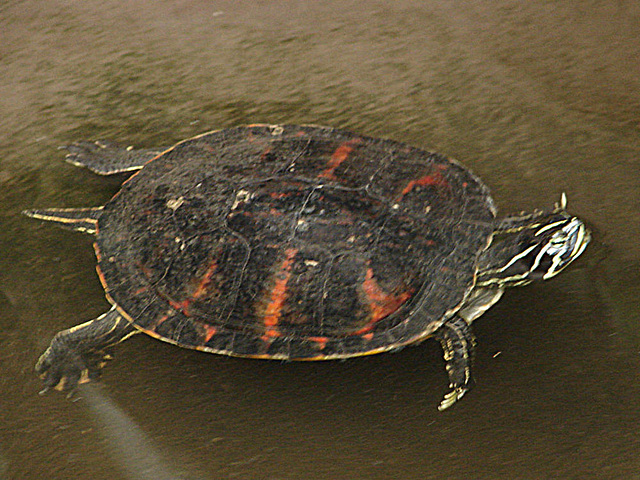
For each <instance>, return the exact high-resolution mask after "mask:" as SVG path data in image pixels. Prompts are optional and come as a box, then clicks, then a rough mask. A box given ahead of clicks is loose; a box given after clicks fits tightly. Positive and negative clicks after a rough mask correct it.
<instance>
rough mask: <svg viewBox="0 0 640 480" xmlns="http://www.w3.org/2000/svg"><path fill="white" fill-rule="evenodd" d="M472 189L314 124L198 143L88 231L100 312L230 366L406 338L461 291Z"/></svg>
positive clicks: (414, 157)
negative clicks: (92, 236)
mask: <svg viewBox="0 0 640 480" xmlns="http://www.w3.org/2000/svg"><path fill="white" fill-rule="evenodd" d="M494 217H495V209H494V206H493V201H492V199H491V197H490V195H489V192H488V189H487V188H486V187H485V185H483V184H482V183H481V182H480V180H479V179H478V178H477V177H475V176H474V175H473V174H472V173H470V172H469V171H468V170H467V169H466V168H465V167H463V166H462V165H460V164H458V163H457V162H455V161H452V160H449V159H447V158H445V157H444V156H441V155H438V154H435V153H431V152H428V151H425V150H421V149H417V148H413V147H410V146H408V145H405V144H402V143H398V142H394V141H390V140H381V139H375V138H370V137H366V136H359V135H355V134H353V133H349V132H346V131H341V130H336V129H332V128H322V127H315V126H295V125H252V126H248V127H239V128H232V129H225V130H219V131H215V132H210V133H206V134H204V135H200V136H198V137H195V138H192V139H189V140H185V141H183V142H181V143H179V144H177V145H176V146H174V147H172V148H171V149H169V150H167V151H165V152H164V153H162V154H160V155H159V156H157V157H156V158H154V159H153V160H151V161H150V162H149V163H147V164H146V165H145V166H144V168H142V169H141V170H140V171H139V172H138V173H136V174H135V175H133V176H132V177H131V178H130V179H129V180H127V181H126V182H125V183H124V184H123V186H122V189H121V190H120V191H119V192H118V193H117V194H116V195H115V196H114V197H113V199H112V200H111V201H110V202H109V203H107V205H106V206H105V207H104V210H103V213H102V215H101V216H100V218H99V221H98V229H97V240H96V243H95V249H96V253H97V256H98V273H99V275H100V278H101V281H102V283H103V286H104V288H105V291H106V292H107V297H108V298H109V300H110V301H111V302H112V303H113V304H114V305H116V307H117V308H118V310H119V311H120V313H121V314H122V315H124V316H125V317H126V318H127V319H129V320H130V321H131V322H133V323H134V325H135V326H137V327H138V328H139V329H141V330H143V331H144V332H146V333H148V334H150V335H152V336H155V337H158V338H160V339H162V340H165V341H169V342H172V343H175V344H177V345H180V346H183V347H189V348H196V349H199V350H204V351H209V352H215V353H222V354H228V355H236V356H247V357H258V358H278V359H307V360H314V359H328V358H345V357H350V356H356V355H365V354H368V353H376V352H381V351H385V350H389V349H393V348H396V347H399V346H402V345H406V344H409V343H413V342H417V341H420V340H422V339H424V338H426V337H427V336H429V335H430V334H431V333H433V331H434V330H436V329H437V328H438V327H440V325H442V323H443V322H444V320H445V319H446V318H448V317H449V316H450V315H451V314H452V313H453V312H455V311H456V310H457V309H458V308H459V307H460V305H461V303H462V301H463V300H464V298H465V296H466V295H467V294H468V292H469V291H470V290H471V289H472V288H473V284H474V279H475V274H476V262H477V257H478V255H479V253H480V252H482V251H483V250H484V249H485V248H486V247H487V245H488V244H489V243H490V241H491V236H492V233H493V219H494Z"/></svg>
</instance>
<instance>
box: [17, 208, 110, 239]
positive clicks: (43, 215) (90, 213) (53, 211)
mask: <svg viewBox="0 0 640 480" xmlns="http://www.w3.org/2000/svg"><path fill="white" fill-rule="evenodd" d="M102 208H103V207H90V208H45V209H36V210H25V211H23V212H22V213H23V214H25V215H26V216H28V217H31V218H37V219H38V220H46V221H48V222H53V223H55V224H56V225H58V226H59V227H62V228H67V229H70V230H76V231H78V232H84V233H91V234H93V235H95V234H96V228H97V225H98V218H99V217H100V215H101V214H102Z"/></svg>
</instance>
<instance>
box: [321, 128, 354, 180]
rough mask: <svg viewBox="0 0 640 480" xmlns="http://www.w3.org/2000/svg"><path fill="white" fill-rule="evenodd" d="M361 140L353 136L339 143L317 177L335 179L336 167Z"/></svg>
mask: <svg viewBox="0 0 640 480" xmlns="http://www.w3.org/2000/svg"><path fill="white" fill-rule="evenodd" d="M361 142H362V139H360V138H354V139H351V140H347V141H346V142H344V143H343V144H341V145H340V146H339V147H338V148H336V150H335V151H334V152H333V154H332V155H331V159H330V160H329V162H328V163H327V168H326V169H324V170H323V171H322V172H321V173H320V175H318V177H320V178H327V179H329V180H335V179H336V176H335V173H334V172H335V170H336V168H338V167H339V166H340V165H341V164H342V162H344V161H345V160H346V159H347V158H348V157H349V154H350V153H351V152H352V151H353V148H354V145H357V144H359V143H361Z"/></svg>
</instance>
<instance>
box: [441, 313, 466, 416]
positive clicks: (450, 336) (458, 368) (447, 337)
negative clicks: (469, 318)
mask: <svg viewBox="0 0 640 480" xmlns="http://www.w3.org/2000/svg"><path fill="white" fill-rule="evenodd" d="M435 337H436V338H437V339H438V340H439V341H440V344H441V345H442V350H443V351H444V360H445V362H446V368H447V373H448V374H449V382H450V383H449V387H450V388H451V391H450V392H449V393H447V394H446V395H445V396H444V399H443V400H442V402H441V403H440V405H439V406H438V410H440V411H442V410H445V409H447V408H449V407H450V406H451V405H453V404H454V403H455V402H456V401H458V400H460V399H461V398H462V397H463V396H464V394H465V393H467V391H469V390H470V389H471V387H472V386H473V379H472V378H471V362H472V361H473V353H474V348H475V344H476V341H475V338H474V336H473V332H472V331H471V327H470V326H469V324H468V323H467V322H466V321H465V320H464V319H462V317H459V316H458V315H455V316H453V317H451V318H450V319H448V320H447V321H446V322H445V323H444V324H443V325H442V326H441V327H440V328H439V329H438V330H437V331H436V332H435Z"/></svg>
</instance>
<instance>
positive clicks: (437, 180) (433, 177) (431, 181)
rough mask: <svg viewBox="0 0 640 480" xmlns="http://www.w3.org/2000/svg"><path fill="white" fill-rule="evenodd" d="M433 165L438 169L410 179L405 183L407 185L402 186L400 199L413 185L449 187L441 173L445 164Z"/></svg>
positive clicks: (444, 168)
mask: <svg viewBox="0 0 640 480" xmlns="http://www.w3.org/2000/svg"><path fill="white" fill-rule="evenodd" d="M434 167H435V168H437V169H438V171H436V172H433V173H430V174H429V175H424V176H423V177H420V178H416V179H415V180H410V181H409V183H407V186H406V187H404V189H403V190H402V192H401V193H400V200H401V199H402V197H404V196H405V195H407V194H409V193H410V192H411V191H412V190H413V189H414V188H415V187H425V186H432V187H440V188H451V186H450V185H449V182H448V181H447V179H446V178H445V176H444V175H442V171H443V170H446V169H447V168H448V167H447V166H446V165H434Z"/></svg>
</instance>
